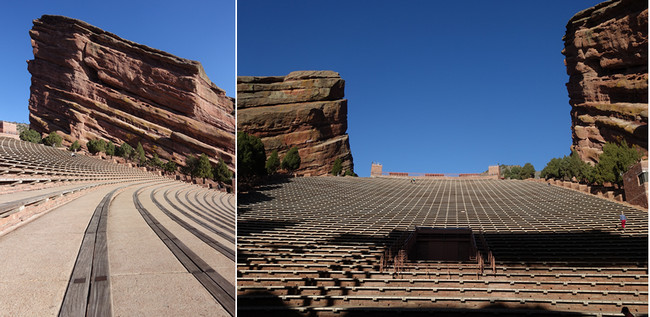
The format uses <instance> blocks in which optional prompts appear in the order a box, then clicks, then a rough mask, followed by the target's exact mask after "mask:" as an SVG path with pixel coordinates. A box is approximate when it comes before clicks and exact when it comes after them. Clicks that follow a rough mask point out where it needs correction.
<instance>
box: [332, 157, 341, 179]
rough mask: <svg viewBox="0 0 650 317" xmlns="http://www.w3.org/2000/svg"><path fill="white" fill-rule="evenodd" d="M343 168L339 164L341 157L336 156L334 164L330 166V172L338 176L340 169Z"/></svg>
mask: <svg viewBox="0 0 650 317" xmlns="http://www.w3.org/2000/svg"><path fill="white" fill-rule="evenodd" d="M342 170H343V166H341V158H340V157H337V158H336V160H334V165H333V166H332V170H331V171H330V173H332V175H334V176H339V174H341V171H342Z"/></svg>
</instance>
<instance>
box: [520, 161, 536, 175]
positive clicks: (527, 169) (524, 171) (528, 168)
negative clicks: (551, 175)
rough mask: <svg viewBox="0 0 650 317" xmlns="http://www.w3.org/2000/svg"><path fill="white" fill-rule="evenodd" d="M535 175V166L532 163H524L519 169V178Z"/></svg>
mask: <svg viewBox="0 0 650 317" xmlns="http://www.w3.org/2000/svg"><path fill="white" fill-rule="evenodd" d="M534 177H535V167H534V166H533V164H530V163H526V164H524V166H523V167H522V168H521V170H520V171H519V179H527V178H534Z"/></svg>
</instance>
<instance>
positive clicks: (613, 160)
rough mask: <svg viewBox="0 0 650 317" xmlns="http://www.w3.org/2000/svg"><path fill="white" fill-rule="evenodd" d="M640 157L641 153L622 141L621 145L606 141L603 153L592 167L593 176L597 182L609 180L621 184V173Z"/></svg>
mask: <svg viewBox="0 0 650 317" xmlns="http://www.w3.org/2000/svg"><path fill="white" fill-rule="evenodd" d="M640 159H641V154H639V152H638V151H637V150H636V149H634V148H631V147H629V146H628V145H627V142H625V141H623V143H621V145H617V144H615V143H609V142H608V143H606V144H605V145H604V146H603V153H601V154H600V156H599V157H598V163H597V164H596V166H595V167H594V175H593V178H594V180H595V181H596V182H597V183H600V184H602V183H604V182H611V183H614V184H618V185H623V174H625V172H627V171H628V170H629V169H630V167H631V166H632V165H634V164H635V163H636V162H638V161H639V160H640Z"/></svg>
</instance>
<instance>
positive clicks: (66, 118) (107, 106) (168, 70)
mask: <svg viewBox="0 0 650 317" xmlns="http://www.w3.org/2000/svg"><path fill="white" fill-rule="evenodd" d="M29 33H30V36H31V38H32V46H33V48H34V59H33V60H30V61H28V69H29V72H30V73H31V74H32V85H31V96H30V99H29V110H30V118H29V119H30V126H31V128H32V129H35V130H37V131H39V132H42V133H49V132H52V131H58V132H59V133H60V134H62V135H63V136H64V139H65V141H64V143H69V142H71V141H73V140H80V141H83V142H85V141H88V140H89V139H93V138H102V139H105V140H111V141H113V142H115V143H116V144H120V143H122V142H128V143H130V144H131V145H133V146H135V144H137V142H141V143H142V145H143V146H144V148H145V150H146V151H147V152H148V153H151V154H153V153H157V154H158V155H159V156H160V157H161V158H164V159H172V160H174V161H176V162H177V163H180V164H184V158H185V156H186V155H189V154H200V153H205V154H207V155H208V156H209V157H210V158H211V160H213V161H215V162H216V160H217V159H218V158H223V159H224V161H225V162H226V163H228V165H229V166H230V168H231V169H234V155H235V119H234V100H233V99H232V98H230V97H228V96H226V93H225V91H223V90H222V89H220V88H219V87H217V86H216V85H215V84H214V83H212V82H211V81H210V79H209V78H208V77H207V75H206V74H205V72H204V70H203V67H202V66H201V64H200V63H199V62H196V61H191V60H187V59H183V58H179V57H176V56H174V55H171V54H169V53H166V52H163V51H160V50H156V49H153V48H150V47H147V46H145V45H141V44H138V43H134V42H131V41H128V40H125V39H122V38H120V37H118V36H116V35H114V34H111V33H109V32H106V31H103V30H101V29H99V28H97V27H95V26H92V25H90V24H88V23H85V22H83V21H79V20H75V19H71V18H67V17H63V16H51V15H44V16H42V17H41V18H40V19H38V20H34V26H33V28H32V30H30V32H29Z"/></svg>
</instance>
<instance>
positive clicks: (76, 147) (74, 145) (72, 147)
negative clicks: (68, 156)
mask: <svg viewBox="0 0 650 317" xmlns="http://www.w3.org/2000/svg"><path fill="white" fill-rule="evenodd" d="M80 148H81V145H79V141H77V140H74V142H72V144H70V147H68V150H70V151H72V152H77V151H79V149H80Z"/></svg>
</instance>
